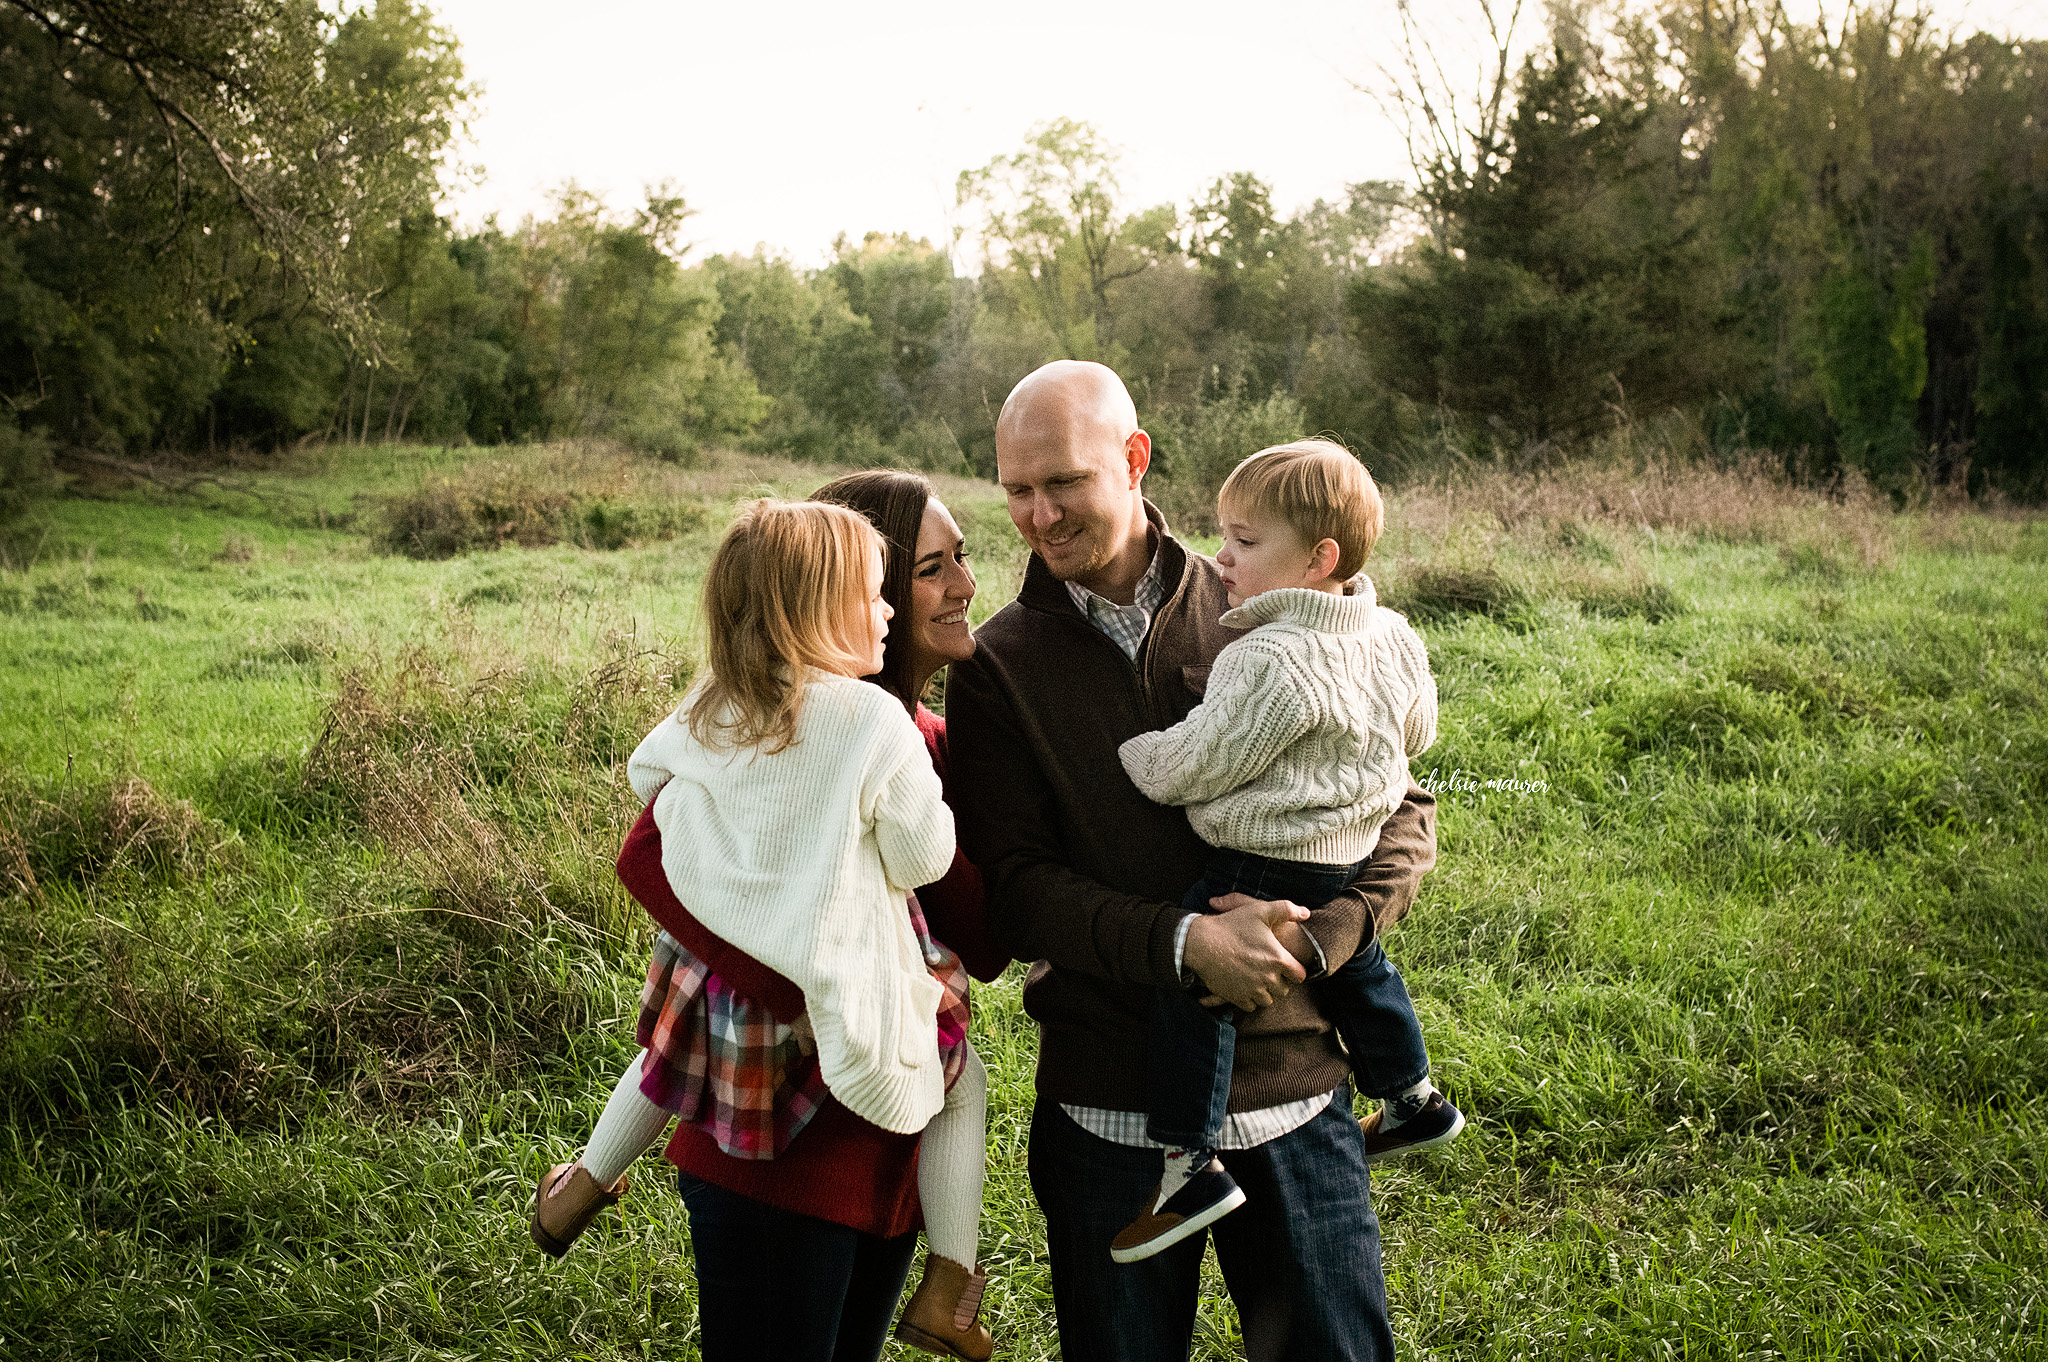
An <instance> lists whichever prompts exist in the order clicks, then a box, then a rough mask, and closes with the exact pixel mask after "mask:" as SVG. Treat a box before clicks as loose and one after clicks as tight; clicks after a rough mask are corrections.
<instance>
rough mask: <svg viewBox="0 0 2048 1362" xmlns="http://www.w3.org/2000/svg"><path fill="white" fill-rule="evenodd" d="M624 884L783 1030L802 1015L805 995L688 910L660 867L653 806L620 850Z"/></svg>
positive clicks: (665, 927) (650, 912) (644, 812)
mask: <svg viewBox="0 0 2048 1362" xmlns="http://www.w3.org/2000/svg"><path fill="white" fill-rule="evenodd" d="M619 882H620V883H621V884H623V885H625V886H626V892H627V893H629V894H631V895H632V896H633V897H634V899H636V900H637V901H638V902H639V904H640V906H641V907H642V908H644V909H646V910H647V915H648V916H649V917H651V918H653V919H654V920H655V921H656V922H658V923H660V924H661V926H662V929H663V930H664V931H666V932H667V933H668V934H669V935H670V936H673V937H674V938H675V939H676V940H678V941H680V942H682V943H683V946H684V948H685V949H687V950H688V951H689V952H690V954H692V955H694V956H696V957H697V958H698V959H699V960H702V961H703V962H704V963H705V964H706V965H709V966H710V967H711V970H712V972H713V973H715V974H717V975H719V976H721V977H722V978H724V979H725V981H726V982H727V983H729V984H731V985H732V986H733V988H734V989H735V990H737V991H738V992H741V993H744V994H746V995H747V996H748V997H750V998H752V999H754V1000H755V1001H757V1002H759V1003H760V1004H761V1005H762V1006H763V1007H765V1008H767V1009H768V1011H769V1012H770V1013H771V1014H773V1015H774V1017H775V1020H777V1021H779V1022H781V1023H782V1024H783V1025H784V1026H788V1025H791V1024H792V1023H794V1022H795V1020H796V1019H797V1018H798V1017H799V1016H801V1015H803V1010H804V994H803V990H802V989H800V988H798V987H797V986H796V985H795V984H793V983H791V982H790V981H789V980H787V979H785V978H783V977H782V976H781V975H780V974H777V973H776V972H775V971H774V970H772V969H769V968H768V967H767V966H766V965H764V964H762V963H761V962H760V961H758V960H756V959H754V957H752V956H751V955H748V954H747V953H746V952H744V951H742V950H741V949H740V948H739V947H737V946H735V945H733V944H731V943H730V942H728V941H726V940H725V939H724V938H723V937H719V936H715V935H713V934H712V932H711V930H710V929H709V928H708V927H706V926H705V925H704V924H703V923H701V922H699V921H697V919H696V917H695V916H694V915H692V914H691V912H690V910H689V909H687V908H685V907H683V904H682V901H681V900H680V899H678V898H677V897H676V893H675V890H674V889H673V888H672V887H670V885H669V882H668V872H667V871H665V870H663V869H662V866H661V829H660V828H659V827H658V826H656V824H655V821H654V806H653V805H651V804H650V805H648V806H647V807H646V808H644V809H642V810H641V811H640V817H639V818H637V819H635V820H634V822H633V828H632V831H630V832H628V833H627V834H626V844H625V845H624V846H623V847H621V848H620V849H619Z"/></svg>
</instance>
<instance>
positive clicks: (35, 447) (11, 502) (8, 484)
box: [0, 416, 57, 530]
mask: <svg viewBox="0 0 2048 1362" xmlns="http://www.w3.org/2000/svg"><path fill="white" fill-rule="evenodd" d="M56 485H57V472H56V468H55V466H54V465H53V463H52V462H51V456H50V441H49V440H48V438H46V437H45V436H44V435H43V434H42V432H40V431H34V430H23V429H22V428H21V427H20V426H18V425H16V424H15V422H14V418H13V417H11V416H9V417H5V418H0V530H4V529H6V528H7V527H8V526H9V525H12V524H13V523H14V522H16V521H18V520H20V519H21V517H22V516H24V515H25V514H27V512H28V508H29V507H30V506H31V505H33V504H34V503H35V501H36V499H37V498H38V497H41V496H44V495H45V494H47V493H48V492H49V491H50V490H51V489H52V488H54V487H55V486H56Z"/></svg>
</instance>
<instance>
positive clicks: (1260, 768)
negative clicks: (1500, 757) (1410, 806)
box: [1117, 575, 1436, 865]
mask: <svg viewBox="0 0 2048 1362" xmlns="http://www.w3.org/2000/svg"><path fill="white" fill-rule="evenodd" d="M1348 590H1349V594H1347V595H1343V596H1336V595H1332V594H1330V593H1329V592H1326V591H1311V590H1308V589H1306V588H1298V587H1290V588H1286V589H1283V590H1280V591H1268V592H1265V593H1263V594H1261V595H1258V596H1254V597H1252V598H1251V599H1250V600H1248V601H1246V602H1245V603H1244V604H1243V605H1241V606H1239V607H1237V609H1235V610H1232V611H1230V612H1229V613H1227V614H1225V615H1224V616H1223V623H1224V624H1227V625H1229V626H1230V627H1231V628H1233V629H1250V630H1251V631H1252V632H1251V633H1249V634H1246V635H1245V636H1244V637H1243V638H1241V639H1238V640H1237V641H1236V642H1234V643H1232V644H1230V645H1229V646H1228V647H1226V648H1225V649H1224V650H1223V651H1222V652H1221V653H1219V654H1217V657H1216V663H1215V666H1214V668H1213V669H1212V670H1211V671H1210V673H1209V685H1208V689H1207V690H1206V691H1205V692H1204V693H1203V696H1202V703H1201V704H1199V705H1197V706H1195V708H1194V709H1193V710H1192V711H1190V712H1189V714H1188V717H1187V718H1185V719H1183V720H1181V721H1180V722H1179V723H1177V724H1175V725H1174V726H1173V727H1171V728H1168V729H1163V730H1161V731H1160V732H1157V733H1141V734H1139V735H1138V736H1137V737H1135V738H1132V739H1131V740H1130V741H1128V742H1126V743H1124V744H1123V745H1122V746H1121V747H1119V748H1118V749H1117V756H1118V757H1120V758H1121V759H1122V761H1123V764H1124V769H1125V770H1126V771H1128V772H1130V776H1131V780H1132V781H1133V782H1134V783H1135V784H1136V785H1137V787H1138V788H1139V789H1140V790H1142V791H1143V792H1144V794H1145V797H1146V798H1148V799H1150V800H1153V801H1154V802H1156V803H1160V804H1185V805H1187V806H1188V822H1189V823H1190V824H1191V825H1192V826H1193V827H1194V830H1195V831H1196V832H1197V833H1199V834H1200V835H1201V837H1202V840H1203V841H1205V842H1207V843H1209V844H1210V845H1211V846H1219V847H1229V848H1231V849H1232V850H1235V851H1250V852H1256V853H1258V854H1260V855H1262V856H1272V857H1275V858H1277V859H1281V860H1289V861H1308V862H1312V863H1314V864H1318V865H1352V864H1355V863H1357V862H1359V861H1362V860H1364V859H1365V858H1366V857H1368V856H1370V855H1372V850H1373V848H1374V847H1375V846H1376V845H1378V843H1379V837H1380V827H1381V825H1382V824H1384V823H1385V822H1386V821H1387V818H1388V817H1389V816H1390V815H1391V814H1392V813H1393V812H1394V810H1395V809H1397V808H1399V807H1400V805H1401V797H1402V795H1403V794H1405V793H1406V792H1407V789H1408V758H1410V757H1413V756H1419V755H1421V753H1422V752H1423V751H1424V749H1426V748H1427V747H1428V746H1429V745H1430V744H1431V743H1433V742H1435V741H1436V679H1435V678H1434V677H1432V676H1431V675H1430V673H1429V651H1428V649H1427V648H1425V647H1424V646H1423V643H1422V640H1421V639H1420V638H1419V637H1417V636H1416V633H1415V631H1414V630H1413V629H1411V628H1409V626H1408V621H1407V620H1405V619H1403V618H1402V617H1401V616H1400V615H1398V614H1396V613H1395V612H1394V611H1392V610H1386V609H1382V608H1381V607H1380V606H1379V604H1378V601H1377V597H1376V596H1375V594H1374V592H1373V586H1372V581H1371V579H1370V578H1367V577H1365V576H1363V575H1360V576H1358V577H1356V578H1354V579H1353V580H1352V581H1351V583H1350V584H1349V588H1348Z"/></svg>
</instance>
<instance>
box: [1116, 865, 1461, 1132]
mask: <svg viewBox="0 0 2048 1362" xmlns="http://www.w3.org/2000/svg"><path fill="white" fill-rule="evenodd" d="M1356 872H1357V867H1356V866H1348V865H1340V866H1329V865H1310V864H1308V863H1306V862H1303V861H1276V860H1273V859H1272V858H1271V857H1267V856H1256V855H1253V854H1252V853H1250V852H1247V851H1224V850H1221V849H1219V850H1218V851H1217V852H1216V853H1215V855H1213V856H1212V857H1211V858H1210V860H1209V866H1208V869H1207V870H1205V871H1204V872H1203V874H1202V878H1201V879H1199V880H1197V881H1196V882H1195V883H1194V885H1193V886H1192V887H1191V888H1189V890H1188V892H1187V895H1186V897H1184V898H1183V899H1182V900H1181V905H1180V906H1181V908H1182V909H1183V910H1185V911H1187V912H1190V913H1209V912H1213V911H1214V910H1213V909H1212V908H1210V907H1209V900H1210V899H1212V898H1220V897H1222V896H1223V895H1225V894H1230V893H1243V894H1249V895H1251V896H1252V897H1253V898H1255V899H1289V900H1292V901H1293V902H1295V903H1298V904H1300V905H1301V906H1302V907H1304V908H1317V907H1320V906H1322V905H1323V904H1325V903H1328V902H1329V901H1330V900H1331V899H1333V898H1336V897H1337V896H1338V895H1339V894H1341V893H1343V892H1344V887H1345V886H1346V885H1348V884H1350V883H1351V879H1352V876H1353V875H1354V874H1355V873H1356ZM1308 987H1309V988H1310V989H1312V990H1314V992H1315V997H1316V1002H1317V1004H1318V1005H1319V1006H1321V1008H1322V1009H1323V1015H1324V1016H1326V1017H1328V1018H1329V1019H1330V1021H1331V1023H1332V1024H1333V1025H1335V1026H1336V1028H1337V1034H1338V1036H1339V1037H1341V1038H1342V1039H1343V1041H1344V1048H1345V1049H1346V1050H1347V1051H1348V1052H1349V1053H1350V1056H1351V1067H1352V1070H1353V1072H1355V1073H1356V1074H1357V1075H1358V1090H1359V1091H1360V1092H1362V1093H1364V1094H1365V1095H1366V1096H1368V1097H1378V1098H1386V1097H1391V1096H1393V1095H1394V1094H1395V1093H1397V1092H1400V1091H1402V1090H1403V1089H1405V1088H1410V1087H1413V1086H1414V1085H1415V1084H1417V1083H1420V1082H1421V1081H1422V1080H1423V1079H1425V1078H1427V1077H1428V1076H1429V1051H1428V1050H1427V1049H1426V1048H1425V1047H1424V1045H1423V1043H1422V1024H1421V1023H1420V1022H1418V1021H1417V1020H1416V1019H1415V1005H1414V1004H1413V1003H1412V1002H1410V1001H1409V999H1408V986H1407V985H1406V984H1404V983H1402V982H1401V973H1400V971H1399V970H1397V969H1395V968H1394V962H1393V961H1391V960H1389V959H1387V953H1386V952H1385V951H1383V950H1381V949H1380V943H1379V940H1378V939H1377V937H1375V939H1374V940H1372V941H1371V942H1369V943H1368V944H1367V945H1366V946H1365V947H1364V948H1363V949H1361V950H1360V951H1359V952H1358V954H1356V955H1354V956H1352V957H1351V958H1350V959H1349V960H1347V961H1345V962H1344V963H1343V964H1342V965H1339V966H1338V967H1337V968H1336V969H1334V970H1332V971H1330V972H1329V973H1328V974H1326V975H1324V976H1323V977H1322V978H1320V979H1312V980H1310V981H1309V983H1308ZM1206 992H1207V990H1206V989H1204V988H1202V987H1201V986H1200V985H1197V986H1196V987H1195V988H1194V989H1192V990H1189V989H1177V988H1176V989H1168V988H1163V989H1160V990H1159V991H1158V995H1157V999H1156V1001H1155V1003H1154V1005H1153V1011H1152V1072H1151V1095H1152V1100H1151V1102H1150V1104H1149V1105H1148V1106H1147V1108H1146V1121H1145V1133H1146V1134H1147V1135H1150V1136H1151V1137H1152V1138H1153V1139H1155V1140H1157V1141H1159V1143H1161V1144H1171V1145H1185V1146H1189V1147H1196V1146H1199V1147H1202V1148H1211V1147H1213V1146H1214V1145H1215V1143H1216V1140H1217V1138H1218V1136H1219V1135H1220V1134H1221V1132H1222V1130H1223V1118H1224V1111H1225V1104H1226V1103H1227V1102H1228V1101H1229V1100H1230V1069H1231V1064H1232V1061H1233V1060H1234V1059H1235V1058H1236V1054H1237V1012H1236V1010H1235V1009H1234V1008H1230V1007H1203V1006H1202V1005H1201V1004H1200V1003H1198V1002H1196V1001H1195V999H1196V998H1198V997H1200V996H1201V995H1202V994H1204V993H1206Z"/></svg>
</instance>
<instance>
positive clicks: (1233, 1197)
mask: <svg viewBox="0 0 2048 1362" xmlns="http://www.w3.org/2000/svg"><path fill="white" fill-rule="evenodd" d="M1242 1205H1244V1188H1242V1187H1233V1188H1231V1189H1230V1195H1229V1196H1227V1197H1224V1198H1223V1199H1222V1200H1221V1201H1219V1202H1217V1203H1215V1204H1214V1205H1213V1206H1210V1207H1208V1208H1206V1209H1205V1210H1202V1211H1199V1212H1197V1213H1196V1214H1194V1215H1191V1216H1189V1217H1188V1218H1187V1219H1185V1220H1183V1221H1181V1222H1180V1223H1179V1224H1178V1225H1175V1226H1174V1227H1173V1228H1172V1229H1170V1230H1168V1231H1167V1232H1166V1233H1164V1234H1162V1235H1160V1236H1159V1237H1158V1238H1156V1239H1147V1240H1146V1241H1145V1242H1144V1243H1142V1244H1139V1245H1138V1246H1137V1247H1135V1248H1127V1249H1120V1248H1113V1249H1111V1250H1110V1251H1109V1256H1110V1258H1111V1259H1113V1260H1114V1261H1116V1262H1119V1263H1136V1262H1142V1261H1143V1260H1144V1259H1147V1258H1150V1257H1151V1256H1152V1255H1153V1254H1155V1253H1163V1252H1164V1251H1166V1250H1167V1249H1170V1248H1172V1247H1173V1246H1174V1245H1175V1244H1178V1243H1179V1242H1180V1241H1181V1240H1183V1239H1185V1238H1187V1237H1188V1236H1189V1235H1191V1234H1196V1233H1199V1232H1200V1231H1202V1230H1206V1229H1208V1228H1209V1227H1210V1226H1211V1225H1213V1224H1215V1223H1216V1222H1217V1221H1219V1220H1221V1219H1222V1218H1223V1217H1224V1216H1226V1215H1229V1214H1230V1213H1231V1212H1232V1211H1234V1210H1236V1209H1237V1208H1238V1207H1240V1206H1242Z"/></svg>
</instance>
